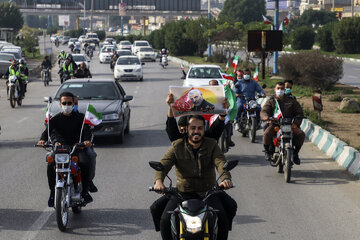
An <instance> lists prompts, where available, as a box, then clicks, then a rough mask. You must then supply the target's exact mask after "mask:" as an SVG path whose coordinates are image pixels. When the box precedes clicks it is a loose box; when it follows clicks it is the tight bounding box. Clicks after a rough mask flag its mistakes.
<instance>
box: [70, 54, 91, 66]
mask: <svg viewBox="0 0 360 240" xmlns="http://www.w3.org/2000/svg"><path fill="white" fill-rule="evenodd" d="M72 57H73V59H74V62H75V63H76V65H78V66H79V65H80V63H82V62H84V63H85V65H86V68H87V69H90V64H89V62H90V60H89V59H87V57H86V56H85V54H72Z"/></svg>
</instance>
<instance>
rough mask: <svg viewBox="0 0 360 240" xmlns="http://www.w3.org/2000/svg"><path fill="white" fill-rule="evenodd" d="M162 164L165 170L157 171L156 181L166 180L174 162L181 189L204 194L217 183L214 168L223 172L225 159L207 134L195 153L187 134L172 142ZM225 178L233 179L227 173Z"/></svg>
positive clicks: (220, 172) (178, 184) (223, 177)
mask: <svg viewBox="0 0 360 240" xmlns="http://www.w3.org/2000/svg"><path fill="white" fill-rule="evenodd" d="M161 163H162V164H163V166H164V171H162V172H160V171H157V172H156V173H155V181H156V180H157V179H161V180H163V181H164V178H165V176H166V174H167V173H168V172H169V171H170V170H171V168H172V166H174V165H175V167H176V177H177V183H176V187H177V188H178V190H179V191H180V192H191V193H198V194H199V195H204V194H205V193H206V191H208V190H210V189H211V188H212V187H214V186H215V185H216V173H215V168H216V169H217V171H218V173H219V174H222V173H223V166H224V164H225V163H226V160H225V156H224V154H223V153H222V152H221V150H220V148H219V146H218V144H217V142H216V141H215V140H214V139H211V138H207V137H204V139H203V141H202V144H201V146H200V148H199V150H198V152H197V153H196V154H194V152H193V148H192V146H191V145H190V144H188V140H187V137H184V138H182V139H178V140H176V141H174V142H172V146H171V147H170V149H169V151H168V152H167V153H166V154H165V155H164V157H163V158H162V159H161ZM224 179H229V180H231V175H230V173H225V174H224V175H223V176H222V177H221V180H222V181H223V180H224Z"/></svg>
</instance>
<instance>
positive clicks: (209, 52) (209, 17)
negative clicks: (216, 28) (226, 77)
mask: <svg viewBox="0 0 360 240" xmlns="http://www.w3.org/2000/svg"><path fill="white" fill-rule="evenodd" d="M210 1H211V0H208V19H209V27H210V24H211V23H210V21H211V2H210ZM208 57H211V43H210V38H208Z"/></svg>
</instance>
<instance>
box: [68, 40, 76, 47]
mask: <svg viewBox="0 0 360 240" xmlns="http://www.w3.org/2000/svg"><path fill="white" fill-rule="evenodd" d="M76 42H78V39H77V38H70V39H69V42H68V47H70V45H71V44H72V45H74V46H75V43H76Z"/></svg>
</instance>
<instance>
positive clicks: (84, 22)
mask: <svg viewBox="0 0 360 240" xmlns="http://www.w3.org/2000/svg"><path fill="white" fill-rule="evenodd" d="M85 4H86V1H85V0H84V21H83V24H84V34H85V32H86V30H85V28H86V6H85Z"/></svg>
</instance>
